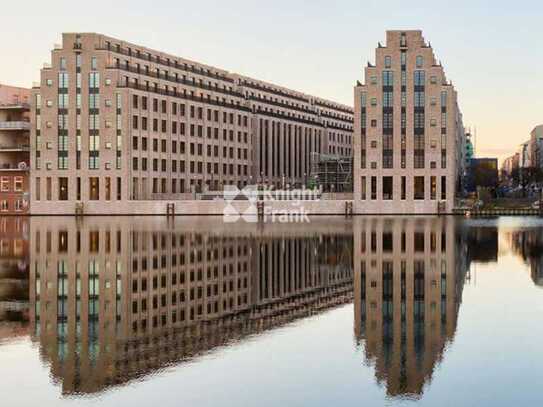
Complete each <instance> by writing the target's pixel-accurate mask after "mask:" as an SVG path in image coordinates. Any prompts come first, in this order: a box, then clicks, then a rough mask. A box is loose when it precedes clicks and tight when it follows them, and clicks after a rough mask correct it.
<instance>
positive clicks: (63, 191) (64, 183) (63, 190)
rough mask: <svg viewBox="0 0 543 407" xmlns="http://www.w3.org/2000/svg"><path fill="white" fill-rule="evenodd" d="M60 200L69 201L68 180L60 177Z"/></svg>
mask: <svg viewBox="0 0 543 407" xmlns="http://www.w3.org/2000/svg"><path fill="white" fill-rule="evenodd" d="M58 200H59V201H67V200H68V178H67V177H59V179H58Z"/></svg>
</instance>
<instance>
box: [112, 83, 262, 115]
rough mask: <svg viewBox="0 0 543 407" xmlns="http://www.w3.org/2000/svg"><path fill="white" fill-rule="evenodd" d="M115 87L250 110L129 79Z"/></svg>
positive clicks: (238, 105)
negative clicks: (133, 81) (145, 84)
mask: <svg viewBox="0 0 543 407" xmlns="http://www.w3.org/2000/svg"><path fill="white" fill-rule="evenodd" d="M117 87H119V88H130V89H137V90H142V91H145V92H152V93H157V94H159V95H164V96H171V97H176V98H179V99H185V100H193V101H195V102H199V103H206V104H210V105H215V106H222V107H226V108H230V109H236V110H241V111H244V112H251V109H250V108H249V107H247V106H244V105H241V104H234V103H228V102H222V101H219V100H213V99H209V98H203V97H198V96H196V95H194V96H193V95H190V94H183V93H179V92H173V91H172V90H170V89H169V90H167V91H166V90H165V89H160V88H157V89H155V88H154V87H152V86H149V87H147V86H144V85H143V84H137V85H136V84H135V83H132V82H130V81H128V82H126V80H120V81H119V82H118V83H117Z"/></svg>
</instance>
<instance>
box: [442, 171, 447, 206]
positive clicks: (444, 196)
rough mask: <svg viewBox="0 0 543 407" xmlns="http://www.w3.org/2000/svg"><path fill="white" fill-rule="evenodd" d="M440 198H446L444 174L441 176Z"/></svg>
mask: <svg viewBox="0 0 543 407" xmlns="http://www.w3.org/2000/svg"><path fill="white" fill-rule="evenodd" d="M441 199H442V200H446V199H447V177H446V176H444V175H443V176H442V177H441Z"/></svg>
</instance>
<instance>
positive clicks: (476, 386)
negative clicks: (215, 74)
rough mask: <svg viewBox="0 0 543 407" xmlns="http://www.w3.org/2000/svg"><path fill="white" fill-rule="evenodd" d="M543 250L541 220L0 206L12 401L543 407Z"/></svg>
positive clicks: (1, 305) (2, 318) (1, 301)
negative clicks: (32, 213) (236, 216)
mask: <svg viewBox="0 0 543 407" xmlns="http://www.w3.org/2000/svg"><path fill="white" fill-rule="evenodd" d="M542 249H543V221H541V220H540V219H538V218H514V217H509V218H496V219H486V220H482V219H468V220H466V219H462V218H455V217H398V218H394V217H354V218H352V219H344V218H342V217H329V218H322V217H319V218H312V219H311V222H310V223H308V224H304V225H300V224H251V223H244V222H243V221H240V222H238V223H235V224H225V223H223V222H222V219H220V218H213V217H203V218H200V217H187V218H179V217H177V218H170V219H167V218H165V217H81V218H75V217H32V218H28V217H26V218H18V217H2V218H0V377H1V378H2V380H1V384H0V390H1V394H2V396H1V397H2V405H5V406H35V405H36V404H38V405H40V406H63V405H67V406H68V405H77V406H85V405H89V406H91V405H92V406H122V405H131V406H148V405H160V406H179V405H184V406H202V407H204V406H230V405H235V406H254V405H258V406H277V405H285V406H318V405H322V406H330V405H371V406H378V405H389V406H401V405H410V406H411V405H421V406H436V405H440V406H448V405H450V406H458V405H462V406H509V405H513V404H519V405H530V404H532V405H535V404H538V403H540V402H541V399H542V397H541V377H543V346H541V338H543V323H542V322H543V250H542Z"/></svg>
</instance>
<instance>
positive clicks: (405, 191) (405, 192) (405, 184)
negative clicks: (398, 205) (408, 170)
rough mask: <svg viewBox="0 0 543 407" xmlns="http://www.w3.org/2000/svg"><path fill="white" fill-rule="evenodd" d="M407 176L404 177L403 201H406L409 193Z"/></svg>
mask: <svg viewBox="0 0 543 407" xmlns="http://www.w3.org/2000/svg"><path fill="white" fill-rule="evenodd" d="M406 181H407V180H406V177H402V197H401V199H402V201H405V200H406V195H407V182H406Z"/></svg>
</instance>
